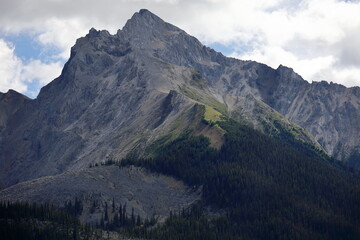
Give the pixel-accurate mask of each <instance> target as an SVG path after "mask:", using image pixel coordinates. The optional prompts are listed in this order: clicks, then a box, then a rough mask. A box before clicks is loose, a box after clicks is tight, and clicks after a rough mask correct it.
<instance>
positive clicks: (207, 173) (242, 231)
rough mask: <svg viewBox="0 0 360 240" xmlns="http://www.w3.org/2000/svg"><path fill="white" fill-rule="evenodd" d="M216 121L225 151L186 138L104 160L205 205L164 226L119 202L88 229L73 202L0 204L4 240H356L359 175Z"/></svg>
mask: <svg viewBox="0 0 360 240" xmlns="http://www.w3.org/2000/svg"><path fill="white" fill-rule="evenodd" d="M216 124H218V126H219V127H221V128H222V129H223V130H225V131H226V134H225V143H224V145H223V146H222V147H221V149H219V150H216V149H214V148H211V147H210V146H209V145H210V141H209V139H208V138H206V137H203V136H192V135H190V134H184V135H183V136H181V137H179V138H178V139H176V140H175V141H173V142H171V143H169V144H167V145H165V146H162V147H160V148H159V149H157V154H156V157H153V158H143V159H133V158H126V159H123V160H122V161H119V162H116V161H111V162H110V161H109V162H106V163H105V165H110V164H118V165H119V166H120V168H121V167H125V166H129V165H136V166H141V167H144V168H146V169H148V170H149V171H152V172H157V173H162V174H166V175H170V176H173V177H175V178H177V179H180V180H182V181H184V182H185V183H186V184H188V185H189V186H191V187H193V188H194V189H197V188H202V190H203V197H202V200H201V201H199V202H198V203H197V204H195V205H193V206H192V207H191V208H190V209H179V210H178V211H177V212H170V213H169V216H170V217H169V218H168V219H167V220H166V221H165V223H164V224H156V219H155V218H152V219H140V217H139V216H136V215H135V214H134V212H133V210H132V211H130V212H129V210H126V206H122V205H120V207H116V208H115V207H114V204H113V206H107V205H106V207H105V212H104V213H103V218H102V219H101V221H100V222H99V223H98V225H96V226H92V227H90V226H84V225H82V224H80V222H79V220H78V219H77V216H78V215H79V214H81V211H82V204H81V201H79V200H77V199H75V201H74V203H73V204H72V203H71V202H68V203H66V204H65V207H64V209H62V210H59V209H55V208H54V207H51V206H49V205H40V206H37V205H30V204H20V203H19V204H10V203H1V204H0V221H1V228H0V235H1V236H4V237H2V238H1V239H103V236H102V235H101V231H102V230H106V231H117V232H119V233H120V234H122V235H125V236H128V237H135V238H141V239H160V240H162V239H174V240H176V239H179V240H180V239H204V240H205V239H207V240H208V239H210V240H211V239H214V240H215V239H360V206H359V203H360V177H359V173H358V172H357V171H355V170H353V169H351V168H349V167H347V166H345V165H343V164H342V163H340V162H338V161H335V160H333V159H331V158H330V157H328V156H327V155H326V154H324V153H323V152H321V151H319V150H317V149H316V148H315V147H313V146H311V145H309V144H306V143H304V142H301V141H298V140H295V139H294V138H293V137H292V136H291V135H289V134H287V132H286V131H284V132H282V133H280V135H278V136H276V137H269V136H267V135H264V134H262V133H260V132H258V131H256V130H253V129H251V128H249V127H247V126H244V125H242V124H240V123H238V122H235V121H232V120H230V119H227V120H225V121H219V122H217V123H216ZM284 139H285V140H284ZM93 167H96V166H93ZM95 207H96V203H94V208H95ZM111 208H113V210H112V212H113V214H112V215H111V217H110V216H109V215H108V211H110V209H111ZM90 211H92V209H90Z"/></svg>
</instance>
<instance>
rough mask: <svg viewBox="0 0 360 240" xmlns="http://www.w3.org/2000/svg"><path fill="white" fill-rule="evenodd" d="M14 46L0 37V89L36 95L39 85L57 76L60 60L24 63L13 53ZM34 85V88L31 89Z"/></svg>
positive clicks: (59, 69) (60, 66) (60, 65)
mask: <svg viewBox="0 0 360 240" xmlns="http://www.w3.org/2000/svg"><path fill="white" fill-rule="evenodd" d="M14 51H15V48H14V46H12V45H11V44H10V43H7V42H5V41H4V40H3V39H0V62H1V64H0V91H1V92H7V91H8V90H9V89H15V90H16V91H19V92H21V93H23V94H26V95H28V96H29V97H36V96H37V94H38V91H39V89H40V87H41V86H44V85H45V84H47V83H49V82H50V81H51V80H53V79H54V78H55V77H57V76H59V74H60V72H61V69H62V66H63V64H62V62H61V61H57V62H50V63H43V62H41V61H40V60H30V61H29V62H26V63H24V62H23V61H22V60H21V59H20V58H18V57H17V56H16V55H15V52H14ZM30 86H34V87H35V88H36V89H31V87H30Z"/></svg>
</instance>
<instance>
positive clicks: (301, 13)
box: [0, 0, 360, 96]
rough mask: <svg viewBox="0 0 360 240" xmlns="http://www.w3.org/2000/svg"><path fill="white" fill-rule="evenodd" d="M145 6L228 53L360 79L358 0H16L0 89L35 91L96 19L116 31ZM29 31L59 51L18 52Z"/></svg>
mask: <svg viewBox="0 0 360 240" xmlns="http://www.w3.org/2000/svg"><path fill="white" fill-rule="evenodd" d="M141 8H147V9H149V10H150V11H152V12H154V13H155V14H157V15H158V16H160V17H161V18H163V19H164V20H165V21H168V22H171V23H173V24H174V25H177V26H179V27H180V28H182V29H184V30H185V31H187V32H188V33H189V34H191V35H193V36H195V37H197V38H198V39H199V40H200V41H202V42H203V43H204V44H206V45H214V46H217V45H216V44H218V45H220V46H224V47H226V49H227V52H229V50H230V54H228V55H230V56H233V57H237V58H240V59H244V60H255V61H258V62H263V63H265V64H268V65H270V66H271V67H274V68H276V67H277V66H278V65H280V64H283V65H286V66H289V67H292V68H293V69H294V70H295V71H296V72H298V73H299V74H300V75H302V76H303V77H304V79H306V80H308V81H310V82H311V81H320V80H326V81H329V82H330V81H332V82H337V83H340V84H344V85H346V86H360V44H358V43H359V42H360V18H359V17H358V13H359V12H360V2H359V1H341V0H294V1H286V0H273V1H267V0H257V1H254V0H226V1H222V0H198V1H192V0H104V1H95V0H78V1H70V0H38V1H33V2H31V3H30V2H29V1H26V0H12V1H6V2H5V1H4V2H3V3H2V7H1V9H0V38H2V40H1V41H0V60H1V65H0V91H6V88H15V89H16V90H18V91H20V92H23V93H28V92H27V91H29V89H32V90H31V91H33V96H36V91H37V90H36V86H35V87H34V84H35V83H36V84H37V85H39V87H40V86H41V85H42V84H46V83H47V82H49V81H51V80H52V79H53V78H54V77H56V76H57V75H59V74H60V71H61V66H62V64H63V63H64V62H65V61H66V59H67V58H68V57H69V53H70V47H71V46H72V45H73V44H74V43H75V40H76V39H77V38H79V37H80V36H84V35H85V34H86V33H87V32H88V30H89V29H90V28H91V27H95V28H96V29H107V30H109V31H110V32H112V33H115V32H116V30H117V29H119V28H122V27H123V26H124V24H125V22H126V20H127V19H128V18H130V17H131V16H132V14H133V13H134V12H136V11H138V10H139V9H141ZM24 32H25V33H28V34H30V35H31V36H33V41H35V42H36V43H38V44H40V45H41V46H43V47H44V48H54V49H56V50H57V51H55V52H56V53H54V54H53V55H52V56H50V60H49V59H47V60H46V61H45V60H44V59H42V58H41V57H39V58H35V59H25V60H24V59H21V58H20V57H18V56H16V54H15V53H14V48H16V46H13V45H12V44H11V43H10V42H7V41H6V36H10V35H12V36H14V35H16V34H23V33H24ZM215 43H216V44H215ZM219 50H221V48H220V49H219ZM3 63H4V64H3ZM40 69H41V70H40ZM36 84H35V85H36ZM28 94H29V93H28Z"/></svg>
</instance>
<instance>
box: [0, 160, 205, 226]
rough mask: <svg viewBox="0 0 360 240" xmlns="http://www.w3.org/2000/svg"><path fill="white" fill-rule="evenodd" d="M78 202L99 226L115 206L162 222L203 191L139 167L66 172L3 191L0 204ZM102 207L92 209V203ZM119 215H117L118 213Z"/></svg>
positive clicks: (187, 204) (191, 201)
mask: <svg viewBox="0 0 360 240" xmlns="http://www.w3.org/2000/svg"><path fill="white" fill-rule="evenodd" d="M75 198H77V199H79V200H81V202H82V204H83V206H84V207H83V208H84V209H83V214H82V219H83V221H84V222H88V223H99V222H100V219H101V216H102V214H101V213H103V212H104V208H105V206H104V205H105V203H107V205H108V206H109V211H108V212H109V214H110V215H111V217H113V216H112V215H114V214H113V213H112V210H111V208H112V203H113V200H114V203H115V206H116V207H117V208H119V206H120V204H121V205H122V206H124V205H126V207H127V211H128V214H131V211H132V209H134V213H135V215H139V216H140V217H141V218H142V219H145V218H148V219H150V218H151V217H152V216H153V215H156V217H157V218H158V219H159V220H161V219H164V218H165V217H167V216H168V214H169V213H170V211H173V212H178V211H179V210H181V209H183V208H184V209H186V208H188V207H189V206H190V205H191V204H193V203H194V202H196V201H198V200H200V198H201V189H192V188H189V187H187V186H185V185H184V184H183V183H182V182H180V181H176V180H174V179H173V178H170V177H166V176H163V175H159V174H151V173H149V172H146V171H145V170H143V169H140V168H136V167H129V168H121V169H119V167H116V166H103V167H94V168H88V169H84V170H82V171H78V172H66V173H63V174H60V175H57V176H49V177H42V178H39V179H35V180H31V181H27V182H23V183H19V184H16V185H14V186H12V187H9V188H7V189H5V190H3V191H0V201H1V200H2V201H5V200H6V201H8V200H9V201H14V202H15V201H30V202H38V203H49V202H51V203H52V204H54V205H56V206H62V207H63V206H64V204H65V202H68V201H72V202H74V199H75ZM94 202H97V203H99V206H96V208H93V203H94ZM116 212H118V211H116Z"/></svg>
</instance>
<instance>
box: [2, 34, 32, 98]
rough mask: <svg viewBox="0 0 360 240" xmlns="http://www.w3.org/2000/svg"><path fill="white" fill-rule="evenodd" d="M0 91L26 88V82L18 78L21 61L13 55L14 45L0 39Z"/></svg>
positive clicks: (23, 90) (22, 90)
mask: <svg viewBox="0 0 360 240" xmlns="http://www.w3.org/2000/svg"><path fill="white" fill-rule="evenodd" d="M0 62H1V64H0V91H1V92H7V90H9V89H16V90H18V91H21V92H25V91H26V90H27V86H26V83H24V82H22V81H21V80H20V75H21V67H22V62H21V60H20V59H18V58H17V57H16V56H15V55H14V47H13V46H11V45H10V44H9V43H7V42H5V41H4V40H3V39H0Z"/></svg>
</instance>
